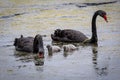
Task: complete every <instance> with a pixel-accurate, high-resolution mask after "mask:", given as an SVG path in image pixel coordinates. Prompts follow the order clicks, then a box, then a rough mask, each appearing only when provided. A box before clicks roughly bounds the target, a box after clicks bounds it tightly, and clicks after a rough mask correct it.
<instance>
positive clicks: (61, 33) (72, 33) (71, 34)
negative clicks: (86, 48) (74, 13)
mask: <svg viewBox="0 0 120 80" xmlns="http://www.w3.org/2000/svg"><path fill="white" fill-rule="evenodd" d="M98 15H99V16H101V17H102V18H104V19H105V21H106V22H108V21H107V17H106V12H105V11H103V10H98V11H96V12H95V13H94V15H93V18H92V37H91V39H88V38H87V37H86V36H85V35H84V34H83V33H82V32H80V31H76V30H71V29H64V30H60V29H56V30H55V32H54V34H51V38H52V40H53V41H60V42H82V43H97V41H98V38H97V31H96V18H97V16H98Z"/></svg>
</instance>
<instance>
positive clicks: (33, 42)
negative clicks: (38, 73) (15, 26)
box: [14, 34, 44, 58]
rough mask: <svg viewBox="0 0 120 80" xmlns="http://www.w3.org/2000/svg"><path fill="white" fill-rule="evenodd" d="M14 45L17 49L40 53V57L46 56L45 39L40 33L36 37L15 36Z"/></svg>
mask: <svg viewBox="0 0 120 80" xmlns="http://www.w3.org/2000/svg"><path fill="white" fill-rule="evenodd" d="M14 46H15V49H16V50H17V51H24V52H29V53H30V52H33V53H36V54H37V53H39V57H41V58H42V57H44V47H43V39H42V36H41V35H39V34H37V35H36V36H35V38H33V37H23V35H21V37H20V38H15V41H14Z"/></svg>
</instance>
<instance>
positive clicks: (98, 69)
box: [92, 45, 108, 76]
mask: <svg viewBox="0 0 120 80" xmlns="http://www.w3.org/2000/svg"><path fill="white" fill-rule="evenodd" d="M92 52H93V57H92V61H93V67H94V69H95V71H96V73H97V74H98V75H99V76H106V75H107V74H108V66H106V64H104V63H102V64H103V65H104V67H101V66H100V64H99V60H98V47H97V46H95V45H94V46H92ZM103 59H104V58H103Z"/></svg>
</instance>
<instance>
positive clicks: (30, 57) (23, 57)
mask: <svg viewBox="0 0 120 80" xmlns="http://www.w3.org/2000/svg"><path fill="white" fill-rule="evenodd" d="M14 56H15V57H16V58H17V60H16V61H22V62H34V64H35V66H43V65H44V58H40V57H39V56H38V54H32V53H26V52H20V51H16V50H15V51H14Z"/></svg>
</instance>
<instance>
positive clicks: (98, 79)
mask: <svg viewBox="0 0 120 80" xmlns="http://www.w3.org/2000/svg"><path fill="white" fill-rule="evenodd" d="M107 1H108V2H109V1H110V2H111V1H113V0H107ZM102 2H104V0H57V1H56V0H24V1H21V0H0V64H1V65H0V80H23V79H25V80H33V79H34V80H73V79H74V80H119V79H120V76H119V74H120V49H119V48H120V22H119V20H120V16H119V15H120V9H119V6H120V2H119V0H118V1H117V2H115V3H110V4H104V5H86V4H87V3H102ZM99 9H101V10H104V11H106V12H107V16H108V23H106V22H105V21H104V20H103V19H102V18H101V17H98V18H97V32H98V39H99V41H98V47H96V46H78V48H79V49H78V50H77V51H74V52H71V53H64V52H63V50H62V51H61V52H59V53H54V54H53V56H48V51H47V49H46V45H47V44H51V41H52V40H51V38H50V35H51V33H53V32H54V30H55V29H57V28H60V29H74V30H79V31H81V32H83V33H84V34H85V35H86V36H88V37H89V38H90V37H91V19H92V15H93V14H94V12H95V11H97V10H99ZM21 34H23V35H24V36H33V37H34V36H35V35H36V34H41V35H46V37H43V39H44V47H45V59H44V65H43V66H35V64H34V61H33V59H32V58H31V55H27V58H26V56H25V55H24V56H23V55H16V54H23V52H18V51H15V48H14V46H13V42H14V39H15V38H16V37H20V35H21ZM61 48H62V47H61Z"/></svg>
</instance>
